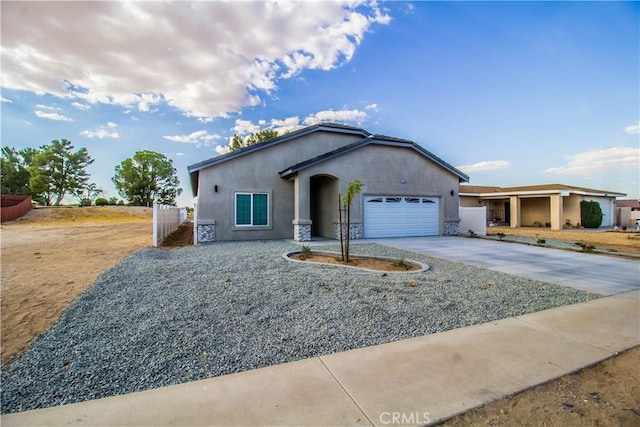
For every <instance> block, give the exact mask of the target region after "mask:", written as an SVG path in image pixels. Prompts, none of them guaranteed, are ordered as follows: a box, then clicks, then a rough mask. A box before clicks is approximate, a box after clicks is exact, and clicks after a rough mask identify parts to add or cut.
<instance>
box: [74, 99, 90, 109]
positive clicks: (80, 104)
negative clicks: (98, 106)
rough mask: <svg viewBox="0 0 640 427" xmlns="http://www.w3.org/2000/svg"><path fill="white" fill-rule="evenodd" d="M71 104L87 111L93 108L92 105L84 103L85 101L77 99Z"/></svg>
mask: <svg viewBox="0 0 640 427" xmlns="http://www.w3.org/2000/svg"><path fill="white" fill-rule="evenodd" d="M71 105H73V106H74V107H76V108H77V109H78V110H83V111H87V110H90V109H91V105H87V104H83V103H81V102H77V101H74V102H72V103H71Z"/></svg>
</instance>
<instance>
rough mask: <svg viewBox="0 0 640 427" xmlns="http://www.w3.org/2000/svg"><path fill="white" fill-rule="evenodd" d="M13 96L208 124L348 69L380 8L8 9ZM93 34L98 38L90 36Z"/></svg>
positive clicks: (5, 51) (112, 5) (7, 74)
mask: <svg viewBox="0 0 640 427" xmlns="http://www.w3.org/2000/svg"><path fill="white" fill-rule="evenodd" d="M2 13H3V22H2V25H3V28H2V50H1V60H2V67H3V70H2V73H3V87H6V88H9V89H18V90H26V91H30V92H33V93H36V94H50V95H54V96H58V97H61V98H68V99H71V100H73V101H75V102H78V103H82V104H83V105H86V104H94V103H104V104H114V105H120V106H123V107H124V108H127V109H131V108H137V109H138V110H139V111H144V112H152V111H154V109H155V108H157V107H158V106H159V105H169V106H172V107H175V108H177V109H179V110H181V111H182V112H183V113H184V114H185V115H188V116H193V117H197V118H200V119H203V120H210V119H211V118H215V117H227V118H228V117H229V113H231V112H236V111H239V110H241V109H242V108H244V107H247V106H254V105H260V104H263V103H264V100H263V99H262V97H264V96H265V95H267V96H269V94H270V93H272V92H273V91H275V90H277V88H278V80H281V79H287V78H290V77H293V76H295V75H297V74H299V73H300V72H302V71H304V70H331V69H333V68H336V67H339V66H342V65H344V64H346V63H348V62H349V61H350V60H351V59H352V57H353V55H354V53H355V50H356V49H357V47H358V46H359V45H360V43H361V41H362V39H363V38H364V37H365V34H366V33H367V32H368V31H370V30H371V28H372V27H373V26H374V25H386V24H388V23H389V21H390V19H391V18H390V17H389V15H388V14H387V12H386V11H385V10H383V9H381V8H380V6H378V5H377V4H376V3H375V2H371V3H364V2H359V1H352V0H345V1H342V2H338V1H332V2H53V3H49V2H42V3H29V2H7V3H6V4H3V7H2ZM87 28H91V37H86V29H87Z"/></svg>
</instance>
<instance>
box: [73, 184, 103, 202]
mask: <svg viewBox="0 0 640 427" xmlns="http://www.w3.org/2000/svg"><path fill="white" fill-rule="evenodd" d="M102 194H104V191H103V190H102V189H101V188H98V186H97V185H96V184H95V183H93V182H92V183H89V184H87V185H85V186H84V188H81V189H79V190H77V191H76V192H75V193H74V196H76V197H77V198H78V201H79V204H80V206H91V205H92V204H93V201H94V200H95V198H96V197H98V196H101V195H102Z"/></svg>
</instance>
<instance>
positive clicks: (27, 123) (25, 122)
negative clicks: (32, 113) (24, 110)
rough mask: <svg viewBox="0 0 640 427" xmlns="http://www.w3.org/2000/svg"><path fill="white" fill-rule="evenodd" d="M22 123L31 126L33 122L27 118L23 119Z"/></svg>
mask: <svg viewBox="0 0 640 427" xmlns="http://www.w3.org/2000/svg"><path fill="white" fill-rule="evenodd" d="M23 122H24V124H26V125H29V126H31V125H32V124H33V123H31V122H30V121H29V120H23Z"/></svg>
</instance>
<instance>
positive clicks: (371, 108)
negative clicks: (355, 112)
mask: <svg viewBox="0 0 640 427" xmlns="http://www.w3.org/2000/svg"><path fill="white" fill-rule="evenodd" d="M364 109H365V110H374V111H378V104H369V105H367V106H366V107H364Z"/></svg>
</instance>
